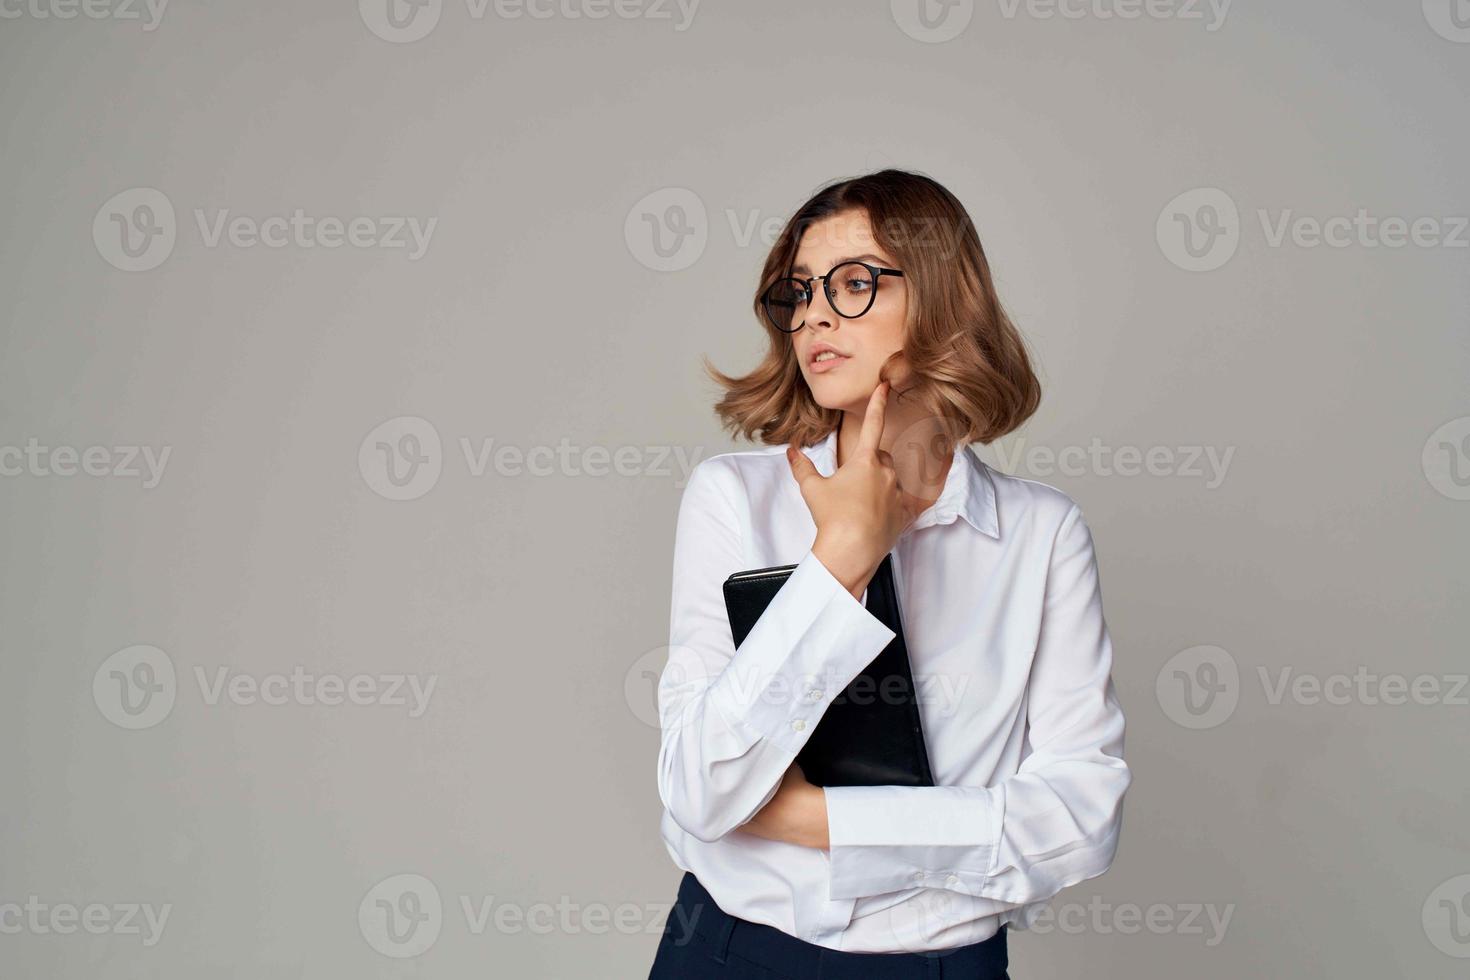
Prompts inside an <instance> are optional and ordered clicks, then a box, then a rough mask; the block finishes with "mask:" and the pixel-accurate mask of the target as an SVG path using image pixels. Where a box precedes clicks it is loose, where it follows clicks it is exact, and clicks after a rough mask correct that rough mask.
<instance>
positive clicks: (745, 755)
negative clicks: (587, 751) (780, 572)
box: [650, 170, 1131, 980]
mask: <svg viewBox="0 0 1470 980" xmlns="http://www.w3.org/2000/svg"><path fill="white" fill-rule="evenodd" d="M755 309H756V314H757V316H758V317H759V318H760V320H761V322H762V324H763V325H764V327H765V330H766V333H767V336H768V338H769V341H770V347H769V351H768V352H767V354H766V356H765V359H764V360H763V361H762V362H761V364H760V365H759V366H758V367H756V369H755V370H754V371H752V372H751V373H750V374H748V375H746V376H744V377H730V376H727V375H724V374H722V373H720V372H719V371H716V370H714V369H713V368H711V369H710V370H711V372H712V374H713V375H714V376H715V378H716V379H717V380H718V381H719V382H720V383H721V384H722V385H723V386H724V387H725V388H726V395H725V397H724V399H723V400H722V401H721V402H720V404H719V405H718V406H717V411H718V413H719V415H720V416H721V418H722V419H723V421H724V423H725V424H726V426H727V427H728V428H729V429H731V430H732V431H734V432H738V433H740V434H741V435H743V436H745V437H746V438H751V437H753V436H758V437H759V438H760V440H761V441H762V442H764V443H766V444H767V448H762V449H756V450H751V451H746V452H731V453H724V454H721V455H717V456H712V457H710V458H708V459H705V460H704V461H702V462H701V463H700V464H699V465H698V466H697V467H696V468H695V469H694V471H693V473H692V474H691V476H690V480H689V483H688V486H687V487H686V489H685V492H684V497H683V500H682V502H681V504H680V508H679V517H678V524H677V529H676V537H675V545H674V576H673V583H674V584H673V608H672V616H671V630H670V641H669V642H670V648H669V661H668V665H667V666H666V667H665V669H664V672H663V675H662V677H661V678H660V681H659V711H660V717H661V722H662V726H663V734H662V744H661V748H660V751H659V759H658V789H659V796H660V798H661V799H662V801H663V804H664V815H663V821H662V828H661V829H662V833H663V837H664V841H665V844H666V846H667V848H668V850H669V853H670V855H671V856H672V857H673V859H674V861H675V863H676V864H677V865H678V866H679V867H680V868H682V869H683V870H684V872H685V875H684V878H683V881H682V883H681V885H680V888H679V894H678V901H677V902H676V904H675V907H674V908H673V910H672V911H671V913H670V915H669V919H668V923H667V926H666V929H665V933H664V936H663V939H662V941H661V943H660V945H659V949H658V953H657V955H656V958H655V961H654V964H653V971H652V973H651V975H650V976H651V978H653V980H657V978H666V977H667V978H681V980H684V978H700V977H713V976H718V977H727V978H732V977H741V978H743V977H762V978H769V977H791V978H804V977H821V978H823V980H833V978H838V977H862V978H875V977H938V976H949V977H956V976H963V977H967V978H1004V977H1006V976H1007V973H1006V964H1007V957H1006V933H1007V928H1008V927H1009V926H1010V925H1012V924H1015V925H1018V926H1019V927H1021V928H1026V927H1028V926H1029V925H1030V924H1031V922H1032V921H1033V920H1034V918H1035V916H1036V915H1037V914H1038V913H1039V912H1040V911H1041V909H1042V908H1043V907H1044V903H1045V902H1046V900H1047V899H1049V898H1050V897H1051V896H1053V895H1055V894H1056V893H1057V892H1058V891H1060V890H1061V889H1062V888H1065V887H1066V886H1068V885H1071V884H1074V883H1076V882H1079V881H1082V880H1084V879H1087V878H1091V877H1094V876H1096V875H1099V874H1101V873H1103V872H1104V871H1105V870H1107V868H1108V866H1109V864H1110V863H1111V862H1112V859H1113V855H1114V853H1115V851H1116V849H1117V843H1118V832H1119V828H1120V821H1121V808H1122V800H1123V795H1124V793H1125V791H1126V790H1127V788H1128V784H1129V782H1130V780H1131V776H1130V773H1129V769H1128V766H1127V765H1126V764H1125V763H1124V761H1123V758H1122V751H1123V715H1122V712H1121V710H1120V708H1119V705H1118V700H1117V696H1116V694H1115V692H1114V689H1113V684H1112V679H1111V676H1110V670H1111V667H1112V646H1111V641H1110V639H1109V636H1108V631H1107V626H1106V624H1105V623H1104V620H1103V611H1102V601H1101V592H1100V587H1099V582H1098V574H1097V564H1096V560H1095V558H1094V554H1093V546H1092V537H1091V533H1090V531H1089V529H1088V526H1087V524H1086V523H1085V522H1084V520H1083V517H1082V513H1081V511H1080V510H1079V509H1078V507H1077V505H1076V504H1075V503H1073V502H1072V500H1071V499H1070V498H1068V497H1067V496H1066V495H1065V494H1064V493H1062V492H1061V491H1060V490H1057V489H1055V488H1053V487H1050V486H1047V485H1045V484H1041V483H1037V482H1034V481H1031V480H1025V479H1020V478H1017V477H1013V476H1007V475H1005V474H1002V473H999V472H996V471H995V470H992V469H991V468H990V467H988V466H987V465H986V464H985V463H984V462H983V461H982V460H981V459H980V458H979V456H978V455H976V454H975V453H974V451H973V449H972V448H971V447H970V446H969V445H968V443H971V442H979V443H988V442H990V441H991V440H993V439H995V438H997V437H998V436H1001V435H1004V434H1006V433H1008V432H1011V431H1013V430H1014V429H1015V428H1017V427H1018V426H1019V425H1020V424H1021V423H1022V422H1024V421H1025V420H1026V419H1027V418H1028V417H1029V416H1030V415H1031V414H1032V413H1033V412H1034V411H1035V410H1036V406H1037V403H1038V402H1039V400H1040V388H1039V384H1038V382H1037V380H1036V377H1035V375H1034V374H1033V373H1032V370H1031V366H1030V362H1029V360H1028V358H1027V355H1026V352H1025V346H1024V344H1023V342H1022V340H1021V337H1020V335H1019V334H1018V333H1017V331H1016V329H1015V328H1014V327H1013V326H1012V324H1011V323H1010V321H1009V319H1008V318H1007V317H1006V315H1005V313H1004V312H1003V311H1002V309H1001V305H1000V303H999V301H998V299H997V297H996V293H995V286H994V283H993V282H992V280H991V275H990V268H989V265H988V263H987V261H986V258H985V253H984V251H983V249H982V248H981V245H980V239H979V236H978V235H977V234H976V232H975V228H974V225H973V224H972V222H971V221H970V219H969V216H968V215H967V214H966V213H965V210H964V208H963V207H962V206H961V205H960V203H959V202H958V200H956V199H955V197H954V196H953V195H952V194H950V193H949V191H947V190H946V189H945V188H943V187H942V186H940V185H939V184H938V183H936V182H935V181H933V180H931V179H929V178H927V177H923V176H920V175H917V174H912V173H906V172H902V171H894V170H885V171H882V172H880V173H875V174H871V175H868V176H864V177H858V178H856V179H852V180H846V181H842V182H838V183H835V184H833V185H831V186H828V187H826V188H824V189H823V190H821V191H820V192H819V193H817V194H816V195H815V196H814V197H813V198H812V199H811V200H810V201H808V202H807V203H806V204H805V205H803V206H802V207H801V208H800V209H799V210H798V211H797V213H796V214H795V215H794V216H793V217H792V218H791V220H790V221H789V222H788V223H787V225H786V227H785V229H784V230H783V231H782V233H781V236H780V238H779V239H778V240H777V241H776V243H775V244H774V246H773V247H772V250H771V254H770V256H769V257H768V258H767V260H766V264H765V268H764V271H763V272H762V274H761V281H760V284H759V288H758V290H757V294H756V303H755ZM783 456H784V458H783ZM888 555H891V557H892V561H891V563H890V567H891V569H892V572H893V578H894V581H895V583H896V588H897V592H898V596H899V603H900V606H901V609H902V623H903V632H904V636H905V640H906V643H907V647H908V652H909V658H910V662H911V664H912V667H913V672H914V675H915V682H916V688H917V693H918V699H919V704H920V712H921V717H922V727H923V733H924V741H925V743H926V745H927V748H928V754H929V759H930V762H931V766H932V770H933V778H934V783H935V785H933V786H829V787H825V788H824V787H818V786H813V785H812V784H811V783H809V782H807V781H806V779H805V778H804V777H803V775H802V772H801V770H800V768H799V767H797V766H796V765H795V764H794V760H795V758H796V756H797V753H798V752H800V750H801V748H802V746H803V745H804V744H805V743H806V741H807V740H808V739H809V738H810V737H811V733H812V731H813V729H814V728H815V727H816V724H817V722H819V721H820V720H821V718H822V715H823V713H824V712H825V711H826V709H827V706H828V705H829V704H831V703H832V701H833V699H834V698H836V697H837V696H838V695H840V694H841V693H842V692H843V689H844V688H845V687H846V685H847V684H848V683H849V682H850V681H852V679H853V678H854V677H856V676H857V675H858V674H859V673H860V672H861V671H862V670H863V668H864V667H865V666H867V665H868V664H869V663H870V662H871V661H872V660H873V659H874V657H876V656H877V655H878V654H879V653H880V652H881V651H882V650H883V648H884V647H885V646H886V645H887V644H888V641H889V640H890V639H892V638H893V637H894V636H895V632H894V631H893V630H891V629H889V628H888V627H887V626H885V625H884V624H883V623H882V622H881V621H879V620H878V619H877V618H876V617H875V616H874V615H873V614H871V613H870V612H869V611H868V610H867V609H866V608H865V606H864V602H863V600H864V598H865V593H866V589H867V586H868V583H869V581H870V579H871V578H872V576H873V574H874V572H875V571H876V570H877V568H878V566H879V564H880V563H881V562H882V560H883V559H884V557H885V556H888ZM783 564H795V565H796V569H795V570H794V571H793V572H792V574H791V577H790V578H789V579H788V580H787V582H786V583H785V584H784V585H783V586H782V587H781V590H780V591H779V592H778V593H777V594H776V596H775V598H774V599H773V600H772V601H771V603H770V605H769V606H768V607H767V608H766V610H765V611H764V613H762V615H761V618H760V620H759V621H758V622H757V624H756V626H755V628H754V629H752V631H751V633H750V635H749V636H748V637H747V638H746V639H745V641H744V642H743V643H742V644H741V646H740V648H739V650H738V651H737V650H736V649H735V647H734V645H733V643H732V641H731V636H730V624H729V621H728V617H727V614H726V612H725V606H724V601H723V593H722V585H723V583H724V581H725V579H726V577H727V576H729V575H730V574H731V573H733V572H736V571H741V570H747V569H754V568H765V567H769V566H774V565H783Z"/></svg>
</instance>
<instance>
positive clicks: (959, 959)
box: [648, 871, 1009, 980]
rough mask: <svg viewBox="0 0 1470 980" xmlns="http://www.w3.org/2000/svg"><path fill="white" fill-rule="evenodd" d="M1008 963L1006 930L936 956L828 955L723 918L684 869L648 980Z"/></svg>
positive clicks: (979, 970) (920, 971)
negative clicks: (981, 940)
mask: <svg viewBox="0 0 1470 980" xmlns="http://www.w3.org/2000/svg"><path fill="white" fill-rule="evenodd" d="M691 923H692V928H691ZM1007 963H1008V959H1007V956H1006V927H1004V926H1002V927H1001V930H1000V932H997V933H996V934H995V935H994V936H991V937H990V938H989V939H987V940H985V941H984V942H979V943H975V944H973V945H970V946H961V947H958V948H956V949H947V950H942V951H939V952H935V953H845V952H842V951H840V950H835V949H827V948H826V947H825V946H818V945H815V944H814V943H808V942H805V941H803V940H800V939H797V938H796V937H795V936H791V935H787V934H786V933H784V932H782V931H781V930H780V929H776V928H773V927H771V926H768V925H763V924H761V923H756V922H747V921H746V920H745V919H740V918H736V917H735V916H733V915H728V914H726V913H725V912H724V911H723V910H721V908H720V907H719V906H718V905H716V904H715V900H714V899H713V898H711V897H710V894H709V892H707V891H705V889H704V886H703V885H701V884H700V883H699V879H698V878H695V877H694V875H692V874H690V873H689V872H687V871H686V872H685V873H684V880H683V881H681V882H679V896H678V898H677V899H676V900H675V907H674V909H673V910H671V911H670V912H669V919H668V922H666V923H665V924H664V934H663V938H662V939H661V940H660V941H659V944H658V953H657V954H656V955H655V956H654V960H653V971H652V972H651V973H649V974H648V980H707V978H719V980H844V978H848V980H941V978H943V980H1009V974H1007V973H1006V965H1007Z"/></svg>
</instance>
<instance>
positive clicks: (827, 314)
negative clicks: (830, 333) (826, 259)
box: [806, 282, 841, 328]
mask: <svg viewBox="0 0 1470 980" xmlns="http://www.w3.org/2000/svg"><path fill="white" fill-rule="evenodd" d="M816 286H817V288H816V289H813V290H812V298H811V301H810V302H809V303H807V305H806V325H807V326H809V327H818V326H821V327H826V328H831V327H835V326H837V321H838V320H840V319H841V317H839V316H838V315H837V311H836V310H834V309H832V302H831V300H829V299H828V298H827V290H826V289H825V288H824V287H825V283H820V282H819V283H817V284H816Z"/></svg>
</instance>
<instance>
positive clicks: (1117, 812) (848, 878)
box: [824, 504, 1132, 905]
mask: <svg viewBox="0 0 1470 980" xmlns="http://www.w3.org/2000/svg"><path fill="white" fill-rule="evenodd" d="M1043 607H1044V608H1043V612H1042V624H1041V631H1040V636H1039V638H1038V641H1037V648H1036V652H1035V657H1034V660H1033V663H1032V668H1031V676H1030V680H1029V681H1028V691H1027V718H1026V721H1027V733H1026V739H1027V744H1028V745H1029V747H1030V750H1031V751H1030V754H1029V755H1028V756H1027V757H1026V758H1025V759H1024V760H1023V761H1022V762H1021V764H1020V766H1019V767H1018V771H1017V772H1016V774H1015V775H1013V776H1011V777H1009V778H1007V779H1005V780H1002V781H1001V782H999V783H997V784H996V785H993V786H988V787H971V786H932V787H931V786H921V787H914V786H842V787H827V788H826V789H825V790H824V792H825V794H826V798H827V822H828V836H829V841H830V851H831V879H830V897H831V898H834V899H837V898H860V897H863V896H866V895H879V894H883V893H885V892H892V891H898V890H901V889H905V888H914V887H921V886H922V887H929V888H945V889H949V890H951V891H956V892H961V893H964V894H968V895H974V896H979V897H982V898H990V899H994V900H996V901H1001V902H1006V903H1014V904H1017V905H1021V904H1026V903H1029V902H1036V901H1044V900H1046V899H1048V898H1050V897H1051V896H1053V895H1055V894H1056V893H1057V892H1059V891H1061V890H1062V889H1063V888H1065V887H1067V886H1069V885H1073V884H1076V883H1077V882H1079V881H1083V880H1085V879H1087V878H1092V877H1095V876H1097V875H1100V874H1102V873H1103V872H1104V871H1106V870H1107V869H1108V866H1109V865H1110V864H1111V863H1112V860H1113V856H1114V853H1115V852H1116V850H1117V844H1118V832H1119V829H1120V825H1121V819H1122V803H1123V794H1124V793H1125V792H1126V790H1127V789H1128V785H1129V783H1130V781H1131V779H1132V776H1131V773H1130V771H1129V769H1128V766H1127V764H1126V763H1125V762H1124V761H1123V713H1122V710H1121V708H1120V706H1119V703H1118V698H1117V694H1116V692H1115V690H1114V687H1113V682H1112V677H1111V673H1110V672H1111V669H1112V643H1111V641H1110V639H1109V637H1108V630H1107V625H1106V623H1105V622H1104V620H1103V611H1102V593H1101V589H1100V586H1099V582H1098V574H1097V562H1096V559H1095V556H1094V554H1093V546H1092V535H1091V532H1090V531H1089V530H1088V527H1087V524H1086V522H1085V521H1084V520H1083V518H1082V514H1081V511H1080V510H1079V509H1078V508H1077V506H1076V505H1075V504H1074V505H1073V506H1072V509H1071V510H1070V511H1068V513H1067V515H1066V517H1065V518H1064V519H1063V521H1062V524H1061V526H1060V527H1059V529H1058V532H1057V535H1056V537H1055V539H1054V542H1053V551H1052V556H1051V562H1050V566H1049V568H1048V571H1047V580H1046V594H1045V598H1044V599H1043Z"/></svg>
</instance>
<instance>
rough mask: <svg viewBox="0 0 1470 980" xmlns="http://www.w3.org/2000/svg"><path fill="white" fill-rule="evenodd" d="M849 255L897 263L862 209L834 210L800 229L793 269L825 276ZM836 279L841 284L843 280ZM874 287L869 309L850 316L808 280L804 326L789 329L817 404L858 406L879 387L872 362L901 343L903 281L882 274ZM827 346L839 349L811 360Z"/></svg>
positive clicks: (796, 273) (797, 272)
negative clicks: (877, 238)
mask: <svg viewBox="0 0 1470 980" xmlns="http://www.w3.org/2000/svg"><path fill="white" fill-rule="evenodd" d="M853 259H859V260H861V261H863V262H867V263H868V264H869V265H877V266H883V267H884V268H888V269H897V268H899V266H898V265H897V264H896V263H895V262H894V260H893V257H892V256H891V255H889V254H888V253H887V252H885V251H883V249H882V248H881V247H880V246H879V245H878V243H877V242H876V241H875V240H874V238H873V231H872V228H871V226H870V225H869V224H868V215H867V213H866V212H865V211H862V210H854V211H846V212H843V213H841V214H835V215H832V216H831V217H829V218H824V219H823V220H821V221H819V222H817V223H816V224H813V225H811V226H810V227H808V228H807V230H806V231H805V233H803V235H802V236H801V244H800V246H799V247H798V249H797V252H796V259H795V262H794V264H793V266H792V270H791V274H792V275H794V276H796V277H797V278H801V279H805V278H807V277H808V276H821V275H826V274H827V272H828V270H830V269H831V268H832V267H833V266H835V265H837V264H838V263H839V262H847V261H850V260H853ZM836 286H837V288H839V289H841V288H844V286H843V284H842V283H837V284H836ZM876 286H877V296H876V297H875V298H874V299H873V306H872V308H871V309H869V310H868V312H866V313H864V314H863V315H862V316H860V317H858V318H857V319H853V320H848V319H843V318H842V317H840V316H838V315H837V313H836V311H835V310H833V309H832V304H831V303H830V302H829V301H828V299H827V294H826V292H825V290H823V288H822V283H821V282H820V281H818V282H815V283H813V284H812V301H811V303H809V304H808V305H807V310H806V326H804V327H802V328H801V329H800V330H798V331H796V333H794V334H792V335H791V342H792V345H793V347H794V348H795V351H796V357H797V360H798V362H799V363H800V364H801V374H802V377H804V378H805V379H806V383H807V387H809V388H810V389H811V392H812V395H813V397H814V398H815V399H816V401H817V404H818V405H821V406H822V407H823V408H828V409H834V408H835V409H841V410H843V411H848V412H851V411H856V412H858V413H861V412H863V411H864V409H866V407H867V403H868V398H869V396H871V395H872V394H873V389H874V388H876V387H878V381H879V378H878V369H879V368H880V367H882V366H883V362H884V361H886V360H887V359H888V357H889V355H891V354H892V353H893V352H894V351H898V350H902V349H903V343H904V314H905V313H906V312H907V309H908V291H907V289H906V288H905V287H904V280H903V279H902V278H899V277H897V276H880V277H879V278H878V279H877V280H876ZM860 305H861V304H860V303H859V306H860ZM826 350H831V351H835V352H836V354H837V356H836V357H826V358H823V359H822V360H816V359H815V358H816V357H817V356H818V355H819V354H821V353H822V352H823V351H826ZM900 373H901V372H900ZM894 380H895V381H897V380H899V379H898V378H897V377H895V378H894Z"/></svg>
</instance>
